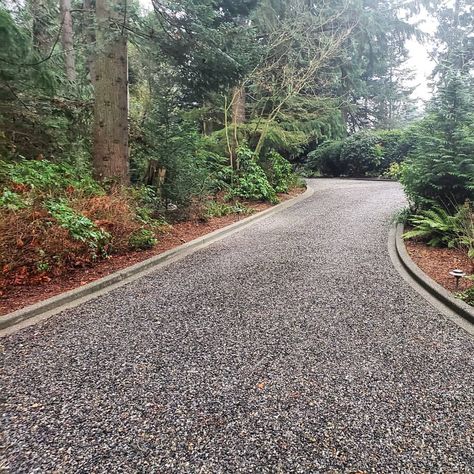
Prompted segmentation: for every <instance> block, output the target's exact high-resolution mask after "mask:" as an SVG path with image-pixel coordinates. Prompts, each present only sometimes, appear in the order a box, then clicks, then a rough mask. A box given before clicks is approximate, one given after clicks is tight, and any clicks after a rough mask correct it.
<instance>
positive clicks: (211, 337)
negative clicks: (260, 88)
mask: <svg viewBox="0 0 474 474" xmlns="http://www.w3.org/2000/svg"><path fill="white" fill-rule="evenodd" d="M309 185H310V186H312V187H314V188H315V193H314V194H313V196H312V197H310V198H308V199H307V200H305V201H302V202H300V203H297V204H295V205H294V206H293V207H291V208H289V209H287V210H284V211H282V212H280V213H277V214H275V215H271V216H269V217H267V218H265V219H263V220H260V221H258V222H256V223H255V224H254V225H252V226H250V227H248V228H245V229H244V230H242V231H240V232H238V233H235V234H233V235H231V236H229V237H227V238H225V239H223V240H221V241H219V242H217V243H214V244H212V245H211V246H209V247H208V248H206V249H203V250H200V251H198V252H196V253H194V254H192V255H190V256H188V257H186V258H185V259H183V260H181V261H179V262H175V263H173V264H171V265H169V266H167V267H165V268H162V269H160V270H157V271H156V272H154V273H152V274H150V275H147V276H145V277H143V278H141V279H139V280H137V281H135V282H133V283H131V284H129V285H127V286H124V287H122V288H119V289H117V290H114V291H112V292H110V293H108V294H106V295H104V296H101V297H99V298H97V299H95V300H92V301H89V302H87V303H85V304H84V305H82V306H80V307H77V308H75V309H70V310H67V311H65V312H63V313H61V314H60V315H58V316H55V317H53V318H52V319H50V320H48V321H45V322H43V323H40V324H38V325H36V326H32V327H29V328H26V329H24V330H22V331H20V332H18V333H16V334H13V335H11V336H9V337H6V338H4V339H3V340H2V341H1V343H2V346H3V347H2V349H3V352H2V359H3V372H2V390H1V393H2V398H3V414H2V425H3V429H2V431H3V433H4V440H3V446H4V452H3V454H4V464H3V467H4V469H5V470H6V471H7V472H12V473H33V472H35V473H36V472H38V473H49V472H55V473H63V472H64V473H75V472H77V473H129V472H130V473H132V472H143V473H155V472H156V473H167V472H170V473H171V472H172V473H193V472H200V473H224V472H232V473H234V472H242V473H245V472H249V473H251V472H252V473H253V472H255V473H264V472H292V473H293V472H294V473H308V472H322V473H323V472H324V473H328V472H331V473H339V472H341V473H345V472H347V473H357V472H359V473H365V472H367V473H368V472H377V473H392V472H403V473H409V472H416V473H420V472H449V473H455V472H464V473H467V472H471V473H472V472H473V466H474V396H473V393H474V339H473V338H472V337H471V336H469V335H468V334H467V333H465V332H463V331H462V330H461V329H459V328H458V327H457V326H455V325H454V324H453V323H451V322H450V321H448V320H447V319H445V318H444V317H443V316H442V315H440V314H438V313H437V311H436V310H435V309H433V308H432V307H431V306H429V305H428V304H427V303H426V302H425V300H424V299H422V298H421V297H420V296H419V295H418V294H417V293H416V292H415V291H414V290H412V289H411V287H410V286H408V285H407V284H406V283H405V282H404V280H403V279H402V278H401V277H400V276H399V274H398V273H397V271H396V270H395V269H394V268H393V266H392V264H391V261H390V258H389V255H388V250H387V238H388V231H389V227H390V222H391V218H392V217H393V215H394V213H395V212H396V211H397V210H398V209H399V208H401V207H402V206H403V205H404V197H403V193H402V191H401V189H400V187H399V186H398V185H397V184H395V183H386V182H363V181H349V180H344V181H343V180H313V181H310V182H309ZM0 470H1V468H0Z"/></svg>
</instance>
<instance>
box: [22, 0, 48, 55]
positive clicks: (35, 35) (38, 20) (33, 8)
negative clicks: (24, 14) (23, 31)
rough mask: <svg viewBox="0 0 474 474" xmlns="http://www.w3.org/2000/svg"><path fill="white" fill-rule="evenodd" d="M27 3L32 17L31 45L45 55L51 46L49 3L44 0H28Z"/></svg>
mask: <svg viewBox="0 0 474 474" xmlns="http://www.w3.org/2000/svg"><path fill="white" fill-rule="evenodd" d="M28 4H29V9H30V13H31V18H32V26H31V34H32V39H33V46H34V47H35V49H36V50H37V51H39V52H40V54H41V55H42V56H46V55H47V54H49V52H50V49H51V46H52V41H51V27H52V25H51V14H50V11H49V5H48V3H47V2H46V0H29V2H28Z"/></svg>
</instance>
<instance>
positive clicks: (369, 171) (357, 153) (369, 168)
mask: <svg viewBox="0 0 474 474" xmlns="http://www.w3.org/2000/svg"><path fill="white" fill-rule="evenodd" d="M382 156H383V152H382V146H381V144H380V138H379V137H378V136H377V135H375V134H373V133H369V132H360V133H356V134H354V135H352V136H350V137H348V138H347V139H346V140H345V141H344V144H343V146H342V150H341V158H340V159H341V162H342V163H343V166H344V168H345V173H344V174H346V175H347V176H353V177H363V176H369V175H376V174H378V173H379V172H380V171H381V164H382Z"/></svg>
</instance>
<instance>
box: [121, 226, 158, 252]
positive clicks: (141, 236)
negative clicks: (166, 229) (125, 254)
mask: <svg viewBox="0 0 474 474" xmlns="http://www.w3.org/2000/svg"><path fill="white" fill-rule="evenodd" d="M157 242H158V240H157V239H156V237H155V234H154V232H152V231H151V230H149V229H138V230H136V231H135V232H133V233H132V234H131V235H130V237H129V239H128V246H129V248H130V249H131V250H147V249H151V248H153V247H154V246H155V245H156V243H157Z"/></svg>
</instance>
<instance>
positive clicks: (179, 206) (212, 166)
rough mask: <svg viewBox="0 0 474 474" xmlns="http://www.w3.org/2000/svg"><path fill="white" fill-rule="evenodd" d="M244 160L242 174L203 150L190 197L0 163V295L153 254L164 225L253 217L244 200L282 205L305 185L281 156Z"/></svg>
mask: <svg viewBox="0 0 474 474" xmlns="http://www.w3.org/2000/svg"><path fill="white" fill-rule="evenodd" d="M238 154H239V157H240V169H239V170H238V171H234V170H232V169H231V168H229V166H228V164H227V161H226V160H225V157H220V156H218V155H216V154H212V153H209V154H207V152H206V151H205V150H201V154H200V156H197V157H196V158H195V160H194V162H191V161H190V162H189V165H187V166H188V168H189V171H188V172H189V174H193V175H194V176H200V177H202V179H201V181H199V186H196V187H195V188H192V193H190V192H189V189H187V190H186V193H185V194H184V195H183V194H180V192H181V188H180V186H181V184H180V183H178V184H176V182H173V181H171V183H175V186H171V184H170V182H168V187H167V188H166V187H165V188H162V189H161V193H160V191H159V190H160V188H158V189H157V187H153V186H134V187H123V186H117V185H115V184H114V183H108V184H107V183H102V184H99V183H98V182H97V181H95V180H94V179H93V178H92V177H91V175H90V173H89V171H88V170H87V169H81V168H77V167H73V166H71V165H68V164H65V163H61V164H57V163H53V162H50V161H47V160H40V161H37V160H30V161H28V160H21V161H15V162H6V161H0V256H1V258H0V269H1V274H0V291H1V288H2V287H3V288H4V287H6V286H8V285H19V284H24V283H27V282H41V281H47V280H49V278H50V277H51V276H52V275H61V274H63V273H65V272H66V271H68V270H69V269H71V268H77V267H81V266H85V265H90V264H91V263H93V262H96V261H98V260H101V259H104V258H107V257H109V256H110V255H113V254H122V253H125V252H128V251H137V250H146V249H150V248H152V247H153V246H154V245H155V244H156V243H157V242H158V240H159V238H160V234H162V233H163V231H165V230H167V229H168V228H169V225H168V224H167V222H166V220H165V218H166V219H167V220H175V219H179V218H183V217H185V218H189V217H192V218H197V219H199V220H208V219H211V218H213V217H222V216H226V215H229V214H241V215H247V214H250V213H251V212H252V210H251V209H250V208H249V207H248V206H247V205H246V204H245V202H244V201H269V202H271V203H276V202H278V197H277V193H281V192H286V191H288V190H289V189H290V187H293V186H295V185H297V184H299V183H298V182H297V179H296V178H295V175H294V173H293V171H292V167H291V165H290V164H289V163H288V162H287V161H286V160H285V159H284V158H282V157H281V156H280V155H278V154H277V153H271V154H270V155H269V156H268V158H267V159H266V160H265V161H264V162H262V166H261V165H260V164H259V159H258V158H257V156H256V155H255V154H254V153H253V152H251V151H250V150H249V149H248V148H247V147H242V148H241V149H239V152H238ZM181 166H182V165H181ZM264 169H265V171H264ZM181 179H182V176H181ZM197 181H198V179H197V178H196V182H197ZM183 185H184V184H183ZM170 204H172V205H174V206H175V208H176V211H175V212H174V213H173V212H168V208H169V206H170ZM190 212H193V214H194V215H192V216H190V214H189V213H190Z"/></svg>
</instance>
